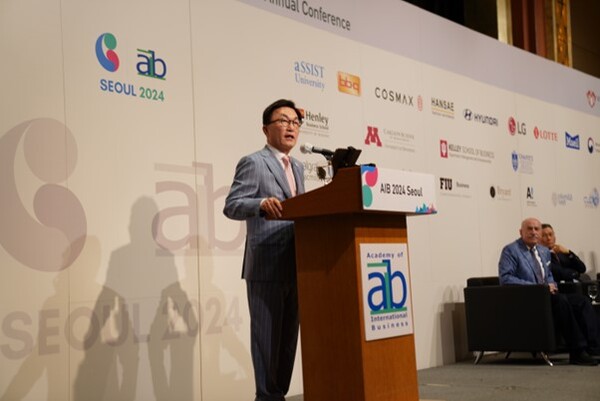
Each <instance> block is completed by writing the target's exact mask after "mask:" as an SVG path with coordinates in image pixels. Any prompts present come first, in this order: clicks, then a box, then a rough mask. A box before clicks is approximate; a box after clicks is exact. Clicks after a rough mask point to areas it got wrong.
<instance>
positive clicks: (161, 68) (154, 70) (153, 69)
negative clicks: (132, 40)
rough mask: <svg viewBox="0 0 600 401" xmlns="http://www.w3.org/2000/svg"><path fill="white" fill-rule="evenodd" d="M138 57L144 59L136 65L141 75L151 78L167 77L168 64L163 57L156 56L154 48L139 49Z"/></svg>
mask: <svg viewBox="0 0 600 401" xmlns="http://www.w3.org/2000/svg"><path fill="white" fill-rule="evenodd" d="M137 51H138V52H139V53H138V55H137V56H138V59H140V58H141V59H142V61H140V62H138V63H137V65H136V68H137V72H138V74H139V75H143V76H146V77H150V78H157V79H162V80H164V79H165V76H166V75H167V64H166V63H165V61H164V60H163V59H160V58H158V57H156V54H155V52H154V50H143V49H137Z"/></svg>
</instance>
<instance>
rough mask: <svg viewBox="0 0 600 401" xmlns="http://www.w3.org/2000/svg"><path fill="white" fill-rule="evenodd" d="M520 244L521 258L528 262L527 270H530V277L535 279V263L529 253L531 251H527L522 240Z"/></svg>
mask: <svg viewBox="0 0 600 401" xmlns="http://www.w3.org/2000/svg"><path fill="white" fill-rule="evenodd" d="M520 246H521V252H522V253H523V258H524V259H525V260H526V261H527V263H528V264H529V270H531V274H532V277H533V278H534V279H535V277H536V273H535V265H534V263H535V261H534V260H533V256H532V255H531V252H529V249H528V248H527V245H525V243H524V242H522V243H521V244H520Z"/></svg>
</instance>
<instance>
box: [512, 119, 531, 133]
mask: <svg viewBox="0 0 600 401" xmlns="http://www.w3.org/2000/svg"><path fill="white" fill-rule="evenodd" d="M508 132H509V133H510V134H511V135H515V134H517V133H518V134H520V135H527V127H526V126H525V123H519V122H518V121H517V120H515V119H514V118H513V117H510V118H509V119H508Z"/></svg>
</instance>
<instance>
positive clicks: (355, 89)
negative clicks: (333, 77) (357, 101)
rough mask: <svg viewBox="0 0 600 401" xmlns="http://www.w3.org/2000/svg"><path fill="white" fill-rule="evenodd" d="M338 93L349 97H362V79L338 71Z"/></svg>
mask: <svg viewBox="0 0 600 401" xmlns="http://www.w3.org/2000/svg"><path fill="white" fill-rule="evenodd" d="M337 81H338V91H340V92H342V93H346V94H348V95H353V96H360V93H361V87H360V77H359V76H357V75H352V74H348V73H346V72H342V71H338V73H337Z"/></svg>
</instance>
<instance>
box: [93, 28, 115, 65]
mask: <svg viewBox="0 0 600 401" xmlns="http://www.w3.org/2000/svg"><path fill="white" fill-rule="evenodd" d="M116 47H117V38H115V36H114V35H113V34H112V33H108V32H107V33H103V34H102V35H100V36H98V39H97V40H96V57H97V58H98V62H99V63H100V65H101V66H102V67H104V69H105V70H106V71H109V72H115V71H117V70H118V69H119V56H118V55H117V53H116V52H115V48H116Z"/></svg>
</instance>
